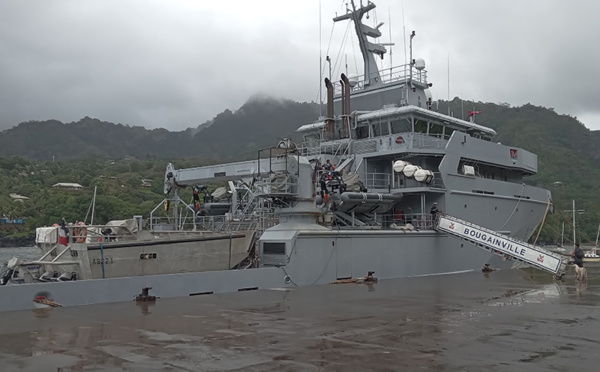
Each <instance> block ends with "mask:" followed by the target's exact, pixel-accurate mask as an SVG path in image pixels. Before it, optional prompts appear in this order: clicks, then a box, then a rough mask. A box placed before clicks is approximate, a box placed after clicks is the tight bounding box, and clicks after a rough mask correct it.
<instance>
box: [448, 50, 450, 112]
mask: <svg viewBox="0 0 600 372" xmlns="http://www.w3.org/2000/svg"><path fill="white" fill-rule="evenodd" d="M448 116H450V53H448Z"/></svg>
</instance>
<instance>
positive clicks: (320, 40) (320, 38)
mask: <svg viewBox="0 0 600 372" xmlns="http://www.w3.org/2000/svg"><path fill="white" fill-rule="evenodd" d="M319 116H323V45H322V37H321V0H319Z"/></svg>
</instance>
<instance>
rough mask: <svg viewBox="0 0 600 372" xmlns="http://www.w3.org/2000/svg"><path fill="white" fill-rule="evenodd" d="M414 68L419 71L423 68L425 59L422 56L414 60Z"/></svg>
mask: <svg viewBox="0 0 600 372" xmlns="http://www.w3.org/2000/svg"><path fill="white" fill-rule="evenodd" d="M415 68H416V69H417V70H419V71H421V70H423V69H424V68H425V60H424V59H423V58H417V59H416V60H415Z"/></svg>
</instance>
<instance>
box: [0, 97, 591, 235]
mask: <svg viewBox="0 0 600 372" xmlns="http://www.w3.org/2000/svg"><path fill="white" fill-rule="evenodd" d="M448 104H449V106H450V110H449V111H450V112H451V113H452V114H453V116H456V117H461V116H462V117H465V116H466V112H467V110H473V109H476V110H481V111H482V113H481V114H479V115H477V117H476V121H477V122H478V123H481V124H483V125H486V126H489V127H491V128H494V129H495V130H496V131H497V132H498V136H497V137H496V138H495V141H498V142H502V143H505V144H510V145H514V146H518V147H523V148H525V149H528V150H530V151H532V152H534V153H537V154H538V160H539V173H538V174H537V175H535V176H532V177H530V178H529V179H528V180H527V182H528V183H531V184H536V185H540V186H543V187H545V188H548V189H550V190H551V191H552V193H553V198H554V200H553V201H554V214H553V215H550V216H549V218H548V219H547V220H546V223H545V226H544V229H543V231H542V234H541V236H540V240H541V241H546V242H556V241H558V240H559V239H560V234H561V229H562V223H563V222H566V224H565V237H566V241H568V239H567V238H568V237H570V236H572V232H571V227H570V226H571V222H570V221H571V214H570V213H569V212H564V211H565V210H570V209H571V205H572V204H571V203H572V200H575V201H576V203H577V209H585V213H583V214H578V215H577V219H578V224H579V227H578V230H580V231H578V232H579V233H580V236H581V237H582V239H583V240H584V241H587V242H592V243H593V242H594V241H595V239H596V232H597V229H598V224H600V192H598V187H597V185H599V184H600V167H599V166H598V165H597V161H598V159H600V147H599V146H597V144H598V143H599V142H600V133H599V132H593V131H590V130H588V129H587V128H585V126H584V125H583V124H582V123H580V122H579V121H578V120H577V119H576V118H574V117H571V116H568V115H560V114H557V113H556V112H554V111H553V110H552V109H547V108H543V107H537V106H534V105H530V104H527V105H524V106H521V107H510V106H509V105H508V104H494V103H482V102H475V103H474V102H463V101H461V100H460V99H458V98H455V99H454V100H452V101H450V102H440V103H439V106H438V107H436V109H437V110H439V111H440V112H443V113H447V112H448ZM434 107H435V106H434ZM318 111H319V108H318V107H317V105H316V104H314V103H296V102H292V101H286V100H273V99H268V98H253V99H251V100H250V101H248V102H247V103H246V104H245V105H244V106H242V107H241V108H239V109H238V110H237V111H229V110H227V111H225V112H223V113H221V114H219V115H217V116H216V117H215V118H214V119H213V120H211V121H209V122H206V123H203V124H201V125H199V126H198V127H196V128H190V129H188V130H186V131H181V132H170V131H168V130H165V129H155V130H147V129H144V128H143V127H130V126H127V125H122V124H113V123H107V122H102V121H101V120H98V119H92V118H89V117H85V118H83V119H81V120H79V121H78V122H74V123H67V124H64V123H61V122H58V121H55V120H49V121H45V122H34V121H32V122H27V123H21V124H20V125H18V126H16V127H14V128H12V129H9V130H6V131H4V132H0V172H2V177H0V216H9V217H11V218H17V217H26V218H27V224H26V225H25V226H12V227H7V226H4V227H2V229H3V230H0V234H5V235H7V234H25V233H27V232H31V231H32V229H34V228H35V227H36V226H40V225H47V224H52V223H55V222H58V221H59V220H60V218H61V217H66V218H67V219H68V220H70V221H75V220H83V219H84V218H85V215H86V213H87V210H88V208H89V205H90V202H91V199H92V193H93V188H94V186H98V198H97V208H96V217H95V218H96V221H97V222H99V223H102V222H106V221H107V220H109V219H119V218H129V217H131V216H132V215H134V214H143V215H145V216H147V215H148V213H149V212H150V211H151V210H152V209H153V208H154V207H155V206H156V205H157V204H158V203H159V202H160V201H161V200H162V180H163V177H164V169H165V166H166V164H167V163H168V162H173V163H175V165H176V167H177V168H183V167H191V166H200V165H205V164H210V163H215V162H224V161H233V160H242V159H251V158H254V157H255V156H256V152H257V150H258V149H260V148H264V147H267V146H270V145H274V144H276V143H277V141H278V140H279V139H281V138H284V137H292V138H295V139H298V137H297V136H298V135H297V133H296V132H295V130H296V129H297V128H298V127H299V126H300V125H302V124H307V123H310V122H312V121H314V120H315V119H316V117H317V116H318ZM53 158H54V162H53ZM142 179H150V180H152V181H153V182H152V186H151V187H142ZM58 182H77V183H80V184H82V185H83V186H85V189H84V190H83V191H77V192H75V191H63V190H55V189H53V188H52V185H53V184H55V183H58ZM10 193H15V194H18V195H21V196H25V197H27V198H29V199H25V200H23V201H22V202H16V201H15V200H14V198H11V197H10V196H9V194H10ZM88 221H89V218H88Z"/></svg>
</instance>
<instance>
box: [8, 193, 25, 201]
mask: <svg viewBox="0 0 600 372" xmlns="http://www.w3.org/2000/svg"><path fill="white" fill-rule="evenodd" d="M9 196H10V197H11V199H12V200H14V201H16V202H19V203H23V202H24V201H25V200H29V198H28V197H26V196H23V195H19V194H15V193H11V194H9Z"/></svg>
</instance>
